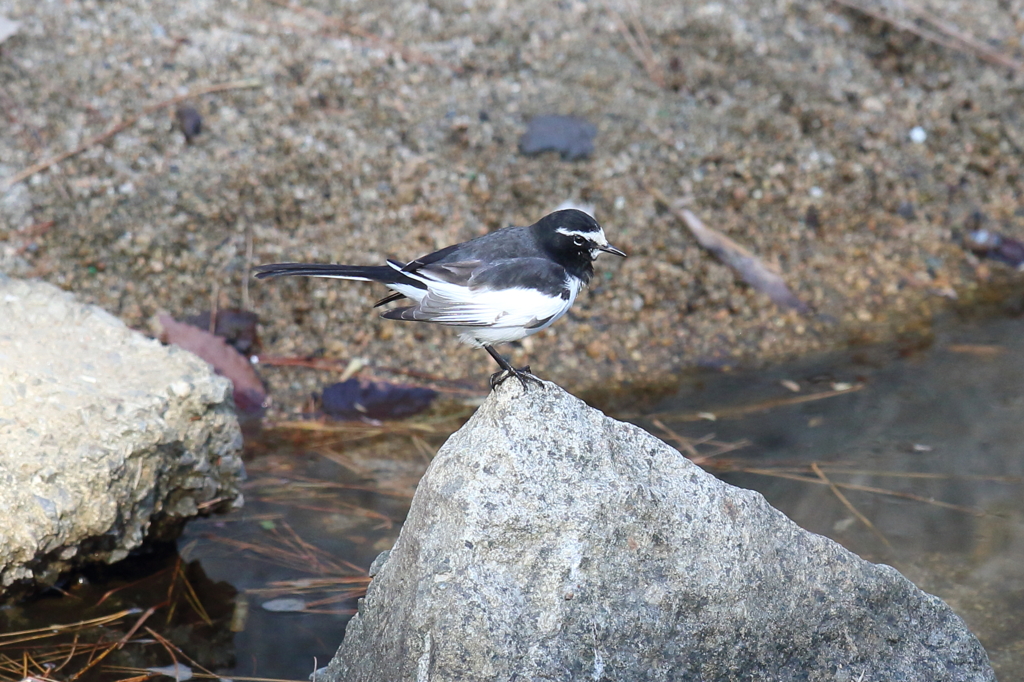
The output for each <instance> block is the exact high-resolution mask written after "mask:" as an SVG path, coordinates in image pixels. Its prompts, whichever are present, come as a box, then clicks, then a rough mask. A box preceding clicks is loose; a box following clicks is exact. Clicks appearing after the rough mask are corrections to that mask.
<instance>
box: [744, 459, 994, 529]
mask: <svg viewBox="0 0 1024 682" xmlns="http://www.w3.org/2000/svg"><path fill="white" fill-rule="evenodd" d="M731 471H739V472H742V473H745V474H756V475H758V476H773V477H775V478H785V479H788V480H790V481H800V482H802V483H818V484H821V485H824V484H825V482H824V481H822V480H821V479H818V478H811V477H809V476H802V475H800V474H790V473H784V472H780V471H773V470H771V469H757V468H747V467H736V468H733V469H731ZM832 485H834V486H836V487H837V488H843V489H845V490H859V491H860V492H864V493H874V494H876V495H888V496H889V497H899V498H902V499H904V500H912V501H914V502H922V503H924V504H930V505H934V506H936V507H942V508H943V509H952V510H953V511H958V512H963V513H964V514H970V515H971V516H978V517H982V516H988V513H987V512H984V511H982V510H980V509H972V508H971V507H964V506H962V505H959V504H953V503H951V502H943V501H941V500H934V499H932V498H930V497H922V496H921V495H915V494H913V493H904V492H900V491H898V490H888V489H886V488H875V487H873V486H869V485H859V484H857V483H840V482H839V481H832Z"/></svg>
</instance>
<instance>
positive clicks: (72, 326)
mask: <svg viewBox="0 0 1024 682" xmlns="http://www.w3.org/2000/svg"><path fill="white" fill-rule="evenodd" d="M240 450H241V433H240V431H239V428H238V422H237V420H236V418H235V415H234V410H233V406H232V402H231V384H230V382H228V381H227V380H226V379H224V378H222V377H218V376H216V375H214V373H213V371H212V370H211V369H210V367H209V365H207V364H206V363H205V362H203V361H202V360H200V359H199V358H198V357H196V356H195V355H192V354H191V353H188V352H185V351H182V350H179V349H177V348H173V347H164V346H162V345H160V343H158V342H157V341H154V340H152V339H148V338H146V337H144V336H143V335H141V334H139V333H137V332H134V331H132V330H130V329H128V328H127V327H125V325H124V324H122V323H121V322H120V321H119V320H118V319H116V318H115V317H113V316H111V315H109V314H108V313H106V312H104V311H103V310H101V309H100V308H97V307H96V306H91V305H85V304H82V303H80V302H78V301H76V300H75V299H74V297H73V296H71V295H70V294H67V293H64V292H63V291H61V290H60V289H58V288H57V287H54V286H52V285H49V284H44V283H42V282H27V281H18V280H14V279H9V278H6V277H4V276H3V275H0V591H3V590H5V589H7V588H9V587H10V586H11V585H13V584H21V585H23V586H26V585H27V586H31V584H32V583H41V584H47V583H50V582H51V581H52V580H54V578H55V577H56V576H57V575H58V574H59V572H60V571H62V570H65V569H67V568H69V567H71V566H72V565H74V564H76V563H80V562H85V561H106V562H113V561H117V560H119V559H122V558H124V557H125V556H126V555H127V554H128V552H129V550H131V549H133V548H135V547H138V546H139V545H140V544H142V541H143V539H145V538H146V537H147V536H157V537H170V536H173V535H174V534H175V533H176V532H177V531H178V530H179V529H180V527H181V524H182V523H183V522H184V520H185V519H187V518H188V517H190V516H193V515H195V514H196V513H198V512H199V511H201V510H209V509H211V508H213V507H217V506H231V505H232V504H240V503H241V497H240V496H239V493H238V483H239V480H240V477H241V476H243V475H244V470H243V467H242V462H241V458H240Z"/></svg>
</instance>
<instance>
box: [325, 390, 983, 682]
mask: <svg viewBox="0 0 1024 682" xmlns="http://www.w3.org/2000/svg"><path fill="white" fill-rule="evenodd" d="M377 563H378V564H380V562H379V561H378V562H377ZM375 569H376V570H377V571H378V572H377V574H376V577H375V578H374V581H373V583H372V584H371V585H370V588H369V591H368V593H367V596H366V599H365V600H364V602H363V603H361V605H360V609H359V614H358V615H357V616H356V617H355V618H354V619H353V620H352V621H351V622H350V623H349V626H348V630H347V632H346V634H345V640H344V642H343V643H342V645H341V648H340V649H339V650H338V653H337V655H336V656H335V657H334V659H333V660H332V661H331V663H330V665H329V666H328V667H327V669H326V670H324V671H321V672H320V673H318V675H317V676H316V677H317V682H342V681H344V682H357V681H358V682H363V681H371V680H372V681H379V682H399V681H402V680H416V681H417V682H425V681H427V680H432V681H433V680H436V681H438V682H440V681H442V680H444V681H451V680H596V681H600V680H629V681H633V680H772V681H778V680H829V681H830V682H834V681H836V680H850V681H851V682H852V681H854V680H922V681H924V680H927V681H928V682H937V681H939V680H993V679H994V677H993V674H992V670H991V668H990V667H989V663H988V657H987V656H986V654H985V651H984V649H982V647H981V645H980V644H979V643H978V641H977V640H976V639H975V637H974V636H973V635H972V634H971V633H970V632H969V631H968V630H967V627H966V626H965V625H964V623H963V622H962V621H961V620H960V618H958V617H957V616H956V615H955V614H954V613H953V612H952V611H951V610H950V609H949V607H948V606H946V605H945V604H944V603H943V602H942V601H940V600H939V599H938V598H936V597H933V596H931V595H928V594H925V593H923V592H921V591H920V590H918V589H917V588H916V587H914V585H913V584H911V583H910V582H909V581H908V580H906V579H905V578H904V577H903V576H901V575H900V574H899V573H898V572H897V571H896V570H894V569H893V568H890V567H888V566H881V565H875V564H871V563H868V562H866V561H863V560H862V559H860V558H858V557H857V556H855V555H853V554H851V553H850V552H848V551H846V550H845V549H843V548H842V547H840V546H839V545H837V544H836V543H834V542H832V541H831V540H828V539H827V538H824V537H821V536H818V535H814V534H812V533H808V532H806V531H804V530H802V529H800V528H799V527H797V526H796V525H795V524H794V523H792V522H791V521H790V520H789V519H787V518H786V517H785V516H783V515H782V514H781V513H780V512H778V511H776V510H775V509H773V508H772V507H771V506H769V505H768V503H767V502H765V500H764V498H762V497H761V495H759V494H758V493H755V492H752V491H749V490H742V489H738V488H734V487H732V486H729V485H726V484H725V483H722V482H720V481H718V480H717V479H715V478H714V477H713V476H711V475H709V474H707V473H705V472H703V471H702V470H701V469H699V468H698V467H696V466H694V465H693V464H691V463H690V462H689V461H688V460H686V459H685V458H683V457H682V456H681V455H679V454H678V453H677V452H676V451H675V450H673V449H672V448H670V447H668V446H667V445H665V444H664V443H662V442H660V441H658V440H657V439H655V438H654V437H652V436H651V435H649V434H647V433H646V432H644V431H642V430H641V429H639V428H637V427H635V426H632V425H630V424H624V423H621V422H617V421H615V420H612V419H609V418H608V417H605V416H604V415H603V414H601V413H600V412H598V411H596V410H593V409H591V408H589V407H587V406H586V405H585V404H584V403H582V402H581V401H579V400H577V399H575V398H573V397H572V396H570V395H568V394H566V393H564V392H563V391H561V390H560V389H558V388H556V387H554V386H553V385H551V384H545V385H544V387H542V388H537V387H531V388H530V390H529V391H527V392H526V393H525V394H524V393H523V390H522V388H521V387H520V386H519V385H518V384H517V382H515V381H508V382H505V384H503V385H502V386H501V387H500V388H499V389H498V390H497V391H496V392H494V393H493V394H492V395H491V396H490V398H488V400H487V401H486V402H485V403H484V405H483V406H482V407H481V408H480V409H479V410H478V411H477V413H476V414H475V415H474V416H473V418H472V419H471V420H470V421H469V423H468V424H466V426H465V427H463V428H462V429H461V430H460V431H459V432H458V433H456V434H455V435H454V436H452V437H451V439H450V440H449V441H448V443H447V444H446V445H445V446H444V447H443V448H442V449H441V451H440V452H439V453H438V455H437V458H436V459H435V460H434V461H433V463H432V464H431V466H430V468H429V470H428V471H427V473H426V475H425V476H424V477H423V480H422V482H421V483H420V486H419V488H418V489H417V491H416V496H415V499H414V500H413V504H412V509H411V511H410V513H409V518H408V520H407V521H406V523H405V526H404V528H403V529H402V533H401V536H400V537H399V539H398V542H397V543H396V544H395V547H394V549H393V550H392V551H391V553H390V555H389V556H388V558H387V559H386V561H384V562H383V565H382V566H377V567H375ZM371 572H372V571H371Z"/></svg>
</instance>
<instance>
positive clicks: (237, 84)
mask: <svg viewBox="0 0 1024 682" xmlns="http://www.w3.org/2000/svg"><path fill="white" fill-rule="evenodd" d="M260 85H261V83H260V82H259V81H257V80H244V81H232V82H230V83H218V84H217V85H208V86H206V87H202V88H198V89H196V90H192V91H190V92H188V93H186V94H184V95H178V96H177V97H172V98H171V99H168V100H164V101H162V102H156V103H155V104H150V105H148V106H146V107H144V108H143V109H142V111H141V112H139V113H138V114H136V115H135V116H131V117H129V118H127V119H125V120H123V121H121V122H120V123H115V124H114V125H112V126H111V127H109V128H107V129H106V130H105V131H103V132H102V133H100V134H99V135H94V136H93V137H90V138H89V139H88V140H86V141H85V142H83V143H82V144H80V145H78V146H77V147H75V148H73V149H69V150H68V151H66V152H61V153H60V154H57V156H53V157H50V158H49V159H46V160H45V161H40V162H39V163H36V164H34V165H32V166H29V167H28V168H26V169H24V170H22V171H20V172H18V173H16V174H15V175H14V176H13V177H11V178H9V179H8V180H7V181H6V184H5V185H4V189H5V190H6V189H10V188H11V187H13V186H14V185H16V184H18V183H19V182H22V181H23V180H25V179H27V178H30V177H32V176H33V175H35V174H36V173H38V172H40V171H44V170H46V169H47V168H49V167H50V166H53V165H55V164H58V163H60V162H61V161H65V160H66V159H70V158H71V157H72V156H76V155H78V154H81V153H82V152H84V151H85V150H86V149H88V148H89V147H92V146H94V145H97V144H100V143H101V142H105V141H107V140H108V139H110V138H112V137H113V136H114V135H117V134H118V133H120V132H122V131H124V130H127V129H128V128H131V127H132V126H133V125H135V124H136V123H138V121H139V119H140V118H142V117H143V116H148V115H149V114H152V113H153V112H155V111H160V110H161V109H166V108H167V107H171V106H174V105H175V104H179V103H181V102H183V101H185V100H187V99H191V98H193V97H199V96H200V95H209V94H212V93H215V92H224V91H225V90H243V89H247V88H258V87H260Z"/></svg>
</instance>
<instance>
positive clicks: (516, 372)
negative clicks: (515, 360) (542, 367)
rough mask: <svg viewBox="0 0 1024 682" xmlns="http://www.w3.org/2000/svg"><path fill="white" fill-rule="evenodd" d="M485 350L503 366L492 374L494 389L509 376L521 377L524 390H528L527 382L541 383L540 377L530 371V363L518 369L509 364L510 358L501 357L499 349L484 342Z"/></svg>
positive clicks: (492, 388) (520, 380) (520, 381)
mask: <svg viewBox="0 0 1024 682" xmlns="http://www.w3.org/2000/svg"><path fill="white" fill-rule="evenodd" d="M484 350H486V351H487V352H488V353H490V355H491V357H492V358H494V361H495V362H496V363H498V366H499V367H501V371H500V372H495V373H494V374H492V375H491V390H492V391H493V390H494V388H495V387H496V386H498V385H499V384H500V383H501V382H503V381H505V379H508V378H509V377H515V378H516V379H519V383H521V384H522V385H523V390H526V384H527V382H530V381H533V382H535V383H538V384H539V383H541V380H540V379H538V378H537V377H535V376H533V374H531V373H530V367H529V365H527V366H526V367H523V368H522V369H516V368H515V367H513V366H512V365H511V364H509V361H508V360H506V359H505V358H503V357H501V355H499V354H498V351H496V350H494V348H492V347H491V346H488V345H487V344H484Z"/></svg>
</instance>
